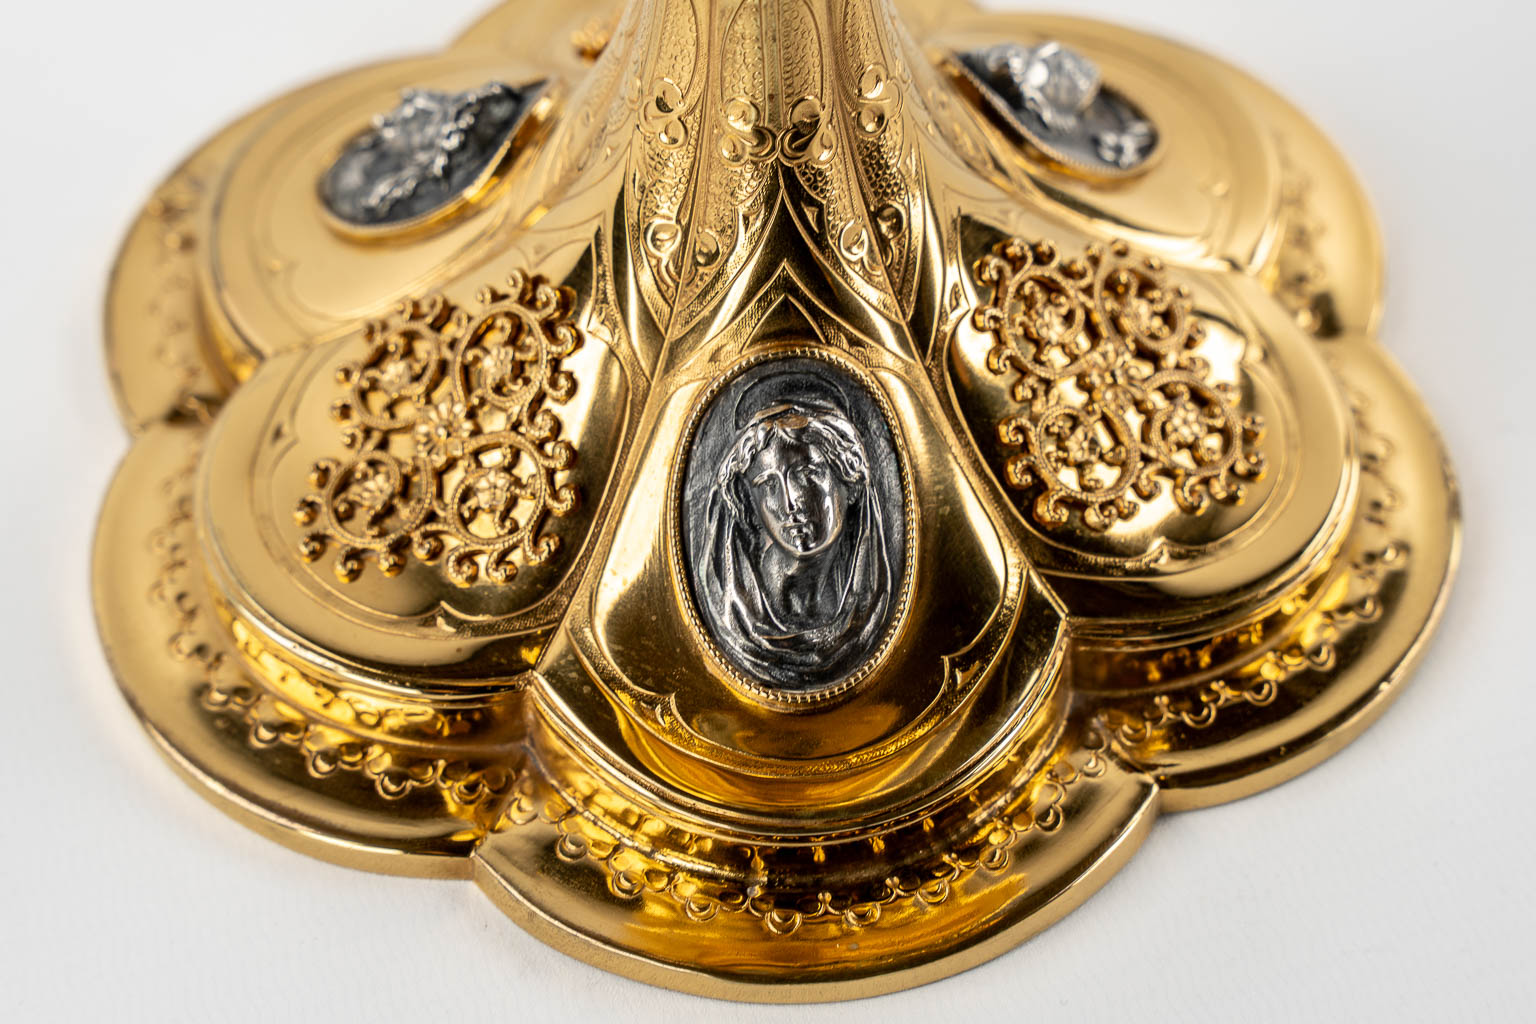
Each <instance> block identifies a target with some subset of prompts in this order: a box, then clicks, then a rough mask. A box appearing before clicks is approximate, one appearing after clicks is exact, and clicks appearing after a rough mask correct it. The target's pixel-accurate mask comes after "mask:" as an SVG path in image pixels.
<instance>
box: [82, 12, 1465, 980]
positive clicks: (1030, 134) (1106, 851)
mask: <svg viewBox="0 0 1536 1024" xmlns="http://www.w3.org/2000/svg"><path fill="white" fill-rule="evenodd" d="M1380 295H1381V252H1380V242H1379V239H1378V236H1377V232H1376V228H1375V226H1374V224H1373V222H1372V220H1371V218H1370V214H1369V212H1368V206H1367V203H1366V201H1365V198H1364V197H1363V195H1362V194H1361V192H1360V189H1359V186H1358V185H1357V184H1356V182H1355V180H1354V178H1353V176H1352V175H1351V174H1350V172H1349V170H1348V168H1347V167H1346V166H1345V164H1344V163H1343V161H1342V159H1341V157H1340V156H1339V155H1338V153H1337V152H1336V151H1335V150H1334V149H1333V148H1332V147H1331V146H1330V145H1329V144H1328V142H1327V141H1326V140H1324V139H1323V138H1322V137H1321V136H1320V135H1319V134H1318V132H1317V129H1316V128H1315V127H1313V125H1312V124H1311V123H1310V122H1309V121H1307V120H1306V119H1305V118H1303V117H1302V116H1301V115H1300V114H1298V113H1297V112H1296V111H1295V110H1293V109H1292V108H1291V107H1290V106H1288V105H1287V104H1286V103H1285V102H1284V101H1283V100H1281V99H1279V98H1278V97H1276V96H1275V95H1274V94H1273V93H1271V92H1269V91H1268V90H1266V89H1265V88H1264V87H1262V86H1260V85H1258V84H1256V83H1255V82H1254V81H1253V80H1251V79H1250V78H1247V77H1245V76H1243V75H1241V74H1239V73H1237V72H1235V71H1233V70H1231V69H1230V68H1228V67H1227V66H1225V65H1224V64H1222V63H1220V62H1218V61H1216V60H1214V59H1212V58H1210V57H1208V56H1205V55H1203V54H1200V53H1196V52H1192V51H1190V50H1187V49H1185V48H1183V47H1181V46H1178V45H1177V44H1174V43H1170V42H1167V41H1165V40H1163V39H1160V38H1156V37H1153V36H1149V35H1143V34H1141V33H1137V32H1132V31H1128V30H1124V29H1116V28H1110V27H1106V26H1104V25H1102V24H1099V23H1096V22H1089V21H1083V20H1078V19H1075V18H1069V17H1047V16H1041V15H1024V14H998V13H982V12H980V11H978V10H974V9H972V8H970V7H968V6H967V5H966V4H964V3H943V4H940V3H937V2H933V0H904V2H903V3H901V4H897V5H894V6H893V5H892V3H890V2H889V0H630V2H629V3H628V4H627V6H624V7H623V9H622V10H614V9H610V8H609V6H608V4H607V3H606V2H602V0H577V2H576V3H575V4H546V5H537V4H533V5H530V4H507V5H505V6H503V7H500V8H497V9H495V10H493V11H492V12H491V13H489V14H488V15H486V16H485V18H484V19H482V20H481V21H480V22H479V23H478V24H476V25H474V26H473V27H472V28H471V29H470V30H469V31H468V32H466V33H465V34H464V35H463V36H462V37H461V38H460V39H459V41H458V42H456V43H454V44H453V45H452V46H451V47H450V48H449V49H448V50H447V51H446V52H444V53H442V54H438V55H435V56H427V57H420V58H414V59H410V60H402V61H396V62H393V63H386V64H381V65H374V66H370V67H368V68H365V69H362V70H359V71H355V72H352V73H349V74H346V75H342V76H339V77H335V78H331V79H327V80H326V81H324V82H321V83H318V84H316V85H312V86H309V87H306V88H303V89H300V90H298V91H297V92H294V93H292V94H290V95H288V96H285V97H283V98H281V99H279V100H276V101H274V102H272V103H270V104H269V105H267V106H266V107H263V108H261V109H259V110H257V111H255V112H253V113H251V114H250V115H248V116H247V117H245V118H243V119H242V120H240V121H238V122H237V123H235V124H233V125H231V126H230V127H229V128H227V129H225V130H224V131H222V132H221V133H219V134H218V135H216V136H214V137H213V138H212V139H211V140H209V141H208V142H207V143H206V144H204V145H203V147H202V148H200V149H199V150H198V151H197V152H195V153H194V154H193V155H192V156H191V157H190V158H189V159H188V160H187V161H186V162H185V163H184V164H183V165H182V166H181V167H180V168H179V169H178V170H177V171H176V172H175V173H174V174H173V175H171V177H170V178H169V180H167V181H166V182H165V184H164V185H162V186H161V188H160V189H159V191H158V192H157V193H156V195H155V196H154V198H153V199H152V200H151V201H150V203H149V204H148V205H147V206H146V207H145V209H144V211H143V213H142V214H141V216H140V217H139V219H138V221H137V222H136V223H135V225H134V226H133V228H132V231H131V233H130V234H129V236H128V239H127V242H126V243H125V246H124V248H123V252H122V256H121V259H120V260H119V262H118V265H117V269H116V272H115V274H114V277H113V280H112V285H111V289H110V294H109V299H108V358H109V361H110V366H111V371H112V377H113V382H114V384H115V386H116V390H117V395H118V398H119V401H120V404H121V411H122V414H123V418H124V420H125V421H126V423H127V424H128V426H129V429H130V430H131V431H132V433H133V445H132V448H131V449H130V451H129V453H128V456H127V458H126V460H125V461H124V463H123V465H122V468H121V469H120V471H119V472H118V475H117V479H116V481H115V483H114V484H113V486H112V489H111V492H110V493H109V494H108V496H107V499H106V504H105V507H104V509H103V512H102V516H101V525H100V529H99V534H98V537H97V542H96V558H95V570H94V578H95V598H96V605H97V610H98V615H99V619H100V624H101V632H102V637H103V641H104V643H105V645H106V648H107V652H108V655H109V657H110V659H111V661H112V664H113V667H114V669H115V671H116V673H117V676H118V679H119V681H120V683H121V685H122V689H123V692H124V693H125V695H126V696H127V698H128V700H129V701H130V702H131V704H132V705H133V707H134V709H135V711H136V712H137V714H138V715H139V717H140V718H141V719H142V721H143V723H144V725H145V727H146V728H147V729H148V730H149V731H150V733H151V735H152V736H153V737H154V739H155V741H156V742H157V743H158V744H159V745H160V747H161V749H162V750H163V751H164V752H165V753H166V754H167V755H168V756H169V757H170V758H171V760H172V761H173V762H174V763H175V764H176V766H177V767H178V768H180V769H181V770H182V771H183V773H184V774H185V775H186V776H187V777H188V778H189V779H191V780H192V781H194V782H195V783H196V784H198V785H199V786H200V787H201V788H202V789H203V790H204V791H205V792H206V793H208V794H209V795H210V796H211V797H212V798H214V799H215V801H216V802H218V803H219V804H221V805H222V806H224V807H225V808H226V809H228V810H229V811H231V812H232V813H234V814H235V815H236V816H237V817H240V818H241V819H243V820H245V821H247V822H249V823H250V824H251V825H252V826H253V827H255V828H257V829H259V830H261V831H262V832H263V833H265V834H267V835H271V836H273V837H275V838H278V839H280V840H282V841H284V842H286V843H289V844H291V845H293V846H295V847H297V848H299V849H301V850H304V851H306V852H309V853H312V854H315V855H317V856H321V857H325V858H328V859H331V860H336V861H340V862H342V863H346V864H351V865H356V866H358V867H363V868H369V869H373V870H379V871H388V872H398V873H403V874H413V875H432V876H454V877H462V878H473V879H474V880H475V882H476V883H477V884H478V885H480V886H481V888H483V889H484V890H485V892H486V893H487V894H489V895H490V896H491V897H492V898H493V899H494V900H496V901H497V903H498V904H499V905H501V906H502V907H503V908H504V909H505V910H506V912H507V913H508V914H509V915H511V916H512V917H513V918H514V919H515V920H516V921H518V922H519V923H520V924H522V925H523V926H525V927H526V928H528V929H529V930H530V931H532V932H533V933H534V934H536V935H538V936H539V937H541V938H543V939H545V940H547V941H549V942H550V943H552V944H554V945H555V946H557V947H559V948H560V949H563V950H567V951H569V952H572V953H574V954H576V955H578V956H581V957H583V958H585V959H588V960H590V961H592V962H593V963H596V964H599V965H601V966H603V967H606V968H608V969H610V970H614V971H617V972H620V973H623V974H627V975H630V976H633V977H637V978H641V979H643V980H646V981H649V982H653V983H655V984H660V985H666V986H671V987H675V988H679V989H683V990H687V991H691V992H698V993H703V994H708V995H713V996H722V997H726V998H734V999H746V1000H771V1001H793V1000H812V999H837V998H848V997H856V996H863V995H869V994H873V993H878V992H885V991H890V990H893V989H898V988H902V987H905V986H910V985H915V984H919V983H922V982H924V981H928V980H931V979H935V978H939V977H942V976H944V975H947V974H950V973H952V972H955V971H959V970H962V969H964V968H966V967H968V966H970V965H973V964H976V963H979V962H981V961H982V960H985V959H987V958H988V957H992V956H995V955H997V954H998V953H1000V952H1002V951H1003V950H1005V949H1007V948H1009V947H1010V946H1012V945H1014V944H1015V943H1018V942H1020V941H1022V940H1023V939H1024V938H1026V937H1028V936H1029V935H1031V934H1033V933H1034V932H1036V931H1038V930H1039V929H1041V928H1043V927H1044V926H1045V925H1046V924H1048V923H1049V922H1051V921H1053V920H1055V919H1056V918H1058V917H1059V916H1060V915H1061V914H1062V913H1064V912H1065V911H1066V910H1067V909H1068V908H1070V907H1072V906H1074V905H1076V904H1077V903H1079V902H1081V901H1082V900H1083V899H1085V898H1086V897H1087V896H1088V894H1089V893H1090V892H1092V891H1093V890H1094V889H1096V888H1097V887H1098V886H1099V885H1100V884H1102V883H1103V881H1104V880H1105V879H1106V878H1107V877H1108V876H1109V874H1110V873H1112V872H1113V871H1114V870H1115V869H1116V868H1118V867H1119V866H1120V865H1121V864H1123V863H1124V862H1125V861H1126V859H1127V858H1128V857H1129V856H1130V855H1131V853H1132V852H1133V851H1134V849H1135V848H1136V846H1137V845H1138V843H1139V842H1140V841H1141V839H1142V838H1143V837H1144V836H1145V835H1146V832H1147V829H1148V828H1149V827H1150V825H1151V823H1152V821H1153V819H1154V818H1155V817H1156V815H1157V814H1158V813H1159V812H1160V811H1171V810H1179V809H1184V808H1193V807H1200V806H1205V805H1208V804H1213V803H1218V802H1221V801H1225V800H1230V799H1233V798H1236V797H1239V796H1243V795H1245V794H1249V793H1253V792H1255V791H1257V790H1261V789H1263V788H1265V787H1268V786H1271V785H1274V784H1276V783H1278V782H1281V781H1283V780H1285V779H1287V778H1289V777H1291V776H1292V775H1295V774H1296V773H1298V772H1300V771H1303V770H1304V769H1306V768H1308V767H1310V766H1311V765H1313V764H1316V763H1317V762H1318V761H1320V760H1322V759H1323V758H1324V757H1326V756H1327V755H1328V754H1330V753H1332V752H1333V751H1335V750H1337V749H1338V748H1339V747H1340V746H1342V745H1343V744H1344V743H1345V742H1347V741H1348V740H1349V739H1351V738H1352V737H1353V736H1354V735H1355V734H1356V733H1357V732H1359V730H1360V729H1362V728H1363V727H1364V726H1365V725H1366V724H1367V723H1369V722H1370V721H1371V720H1372V719H1373V718H1374V717H1375V716H1376V715H1377V714H1379V713H1380V712H1381V710H1382V709H1383V708H1384V706H1385V705H1386V703H1387V702H1388V701H1389V700H1390V699H1391V698H1392V697H1393V696H1394V695H1395V694H1396V692H1397V690H1398V689H1399V687H1400V686H1401V684H1402V681H1403V679H1404V677H1405V675H1406V673H1407V671H1408V670H1409V669H1410V668H1411V666H1412V663H1413V661H1414V659H1415V658H1416V656H1417V655H1418V654H1419V653H1420V652H1421V651H1422V649H1423V646H1424V643H1423V641H1424V638H1425V636H1426V634H1427V633H1428V631H1429V630H1430V629H1431V628H1432V626H1433V625H1434V622H1435V620H1436V618H1437V616H1438V614H1439V611H1440V609H1441V605H1442V602H1443V600H1444V597H1445V594H1446V590H1447V586H1448V584H1449V581H1450V575H1451V571H1452V567H1453V565H1454V563H1455V560H1456V550H1457V537H1458V526H1457V519H1458V512H1457V498H1456V491H1455V486H1454V484H1453V482H1452V480H1451V478H1450V476H1449V470H1448V468H1447V464H1446V460H1445V456H1444V453H1443V449H1442V446H1441V443H1440V440H1439V438H1438V437H1437V436H1436V434H1435V433H1434V429H1433V426H1432V424H1431V422H1430V420H1429V417H1428V416H1427V415H1426V414H1425V412H1424V410H1423V408H1422V406H1421V405H1420V403H1419V400H1418V399H1417V397H1416V396H1415V395H1414V393H1413V391H1412V389H1411V388H1410V386H1409V385H1408V384H1407V382H1406V381H1405V380H1404V379H1403V377H1402V376H1401V374H1400V373H1399V372H1398V370H1397V369H1396V367H1395V365H1394V364H1393V362H1392V360H1391V358H1390V357H1389V356H1388V355H1387V353H1386V351H1385V350H1384V349H1383V348H1382V346H1381V345H1380V344H1379V343H1378V341H1377V335H1378V318H1379V316H1380V309H1381V304H1380Z"/></svg>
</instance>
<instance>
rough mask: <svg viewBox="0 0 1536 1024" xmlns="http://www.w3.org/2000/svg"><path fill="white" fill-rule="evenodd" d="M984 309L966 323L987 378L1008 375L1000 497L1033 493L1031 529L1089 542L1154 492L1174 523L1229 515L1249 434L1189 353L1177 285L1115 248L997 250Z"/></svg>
mask: <svg viewBox="0 0 1536 1024" xmlns="http://www.w3.org/2000/svg"><path fill="white" fill-rule="evenodd" d="M976 275H977V280H978V281H979V282H980V283H981V284H983V285H989V286H991V288H992V299H991V301H990V302H989V303H988V304H986V305H983V306H981V307H979V308H978V309H977V311H976V313H975V316H974V323H975V325H976V327H977V329H978V330H982V331H988V332H990V333H991V334H992V336H993V339H994V344H993V347H992V349H991V351H990V352H988V354H987V366H988V368H989V369H990V370H991V371H992V372H993V373H996V374H999V375H1012V377H1013V381H1012V387H1011V391H1010V393H1011V397H1012V399H1013V401H1014V402H1015V403H1017V405H1018V406H1019V411H1018V412H1017V413H1014V414H1012V415H1008V416H1006V417H1004V418H1003V419H1002V420H1001V422H1000V423H999V424H998V436H999V438H1000V439H1001V440H1002V442H1003V444H1004V445H1006V446H1008V447H1009V448H1010V449H1016V451H1014V453H1013V454H1010V455H1009V456H1008V458H1007V460H1006V463H1005V476H1006V478H1007V481H1008V483H1009V485H1011V486H1013V487H1016V488H1020V489H1034V490H1037V491H1038V495H1037V497H1036V499H1035V502H1034V506H1033V515H1034V518H1035V520H1036V521H1037V522H1038V523H1039V524H1040V525H1042V526H1046V527H1059V526H1064V525H1066V523H1067V522H1068V521H1069V520H1070V518H1071V514H1072V513H1073V512H1077V513H1078V515H1079V518H1080V520H1081V522H1082V524H1083V525H1084V526H1085V527H1087V528H1088V529H1091V530H1096V531H1103V530H1107V529H1109V528H1110V527H1111V526H1113V525H1114V524H1115V523H1116V522H1118V521H1122V520H1126V519H1130V518H1131V517H1132V516H1134V515H1135V514H1136V513H1137V512H1138V511H1139V510H1140V509H1141V507H1142V506H1141V503H1142V502H1145V501H1148V500H1151V499H1153V498H1155V497H1157V496H1158V495H1159V494H1161V493H1162V489H1163V486H1164V483H1165V482H1166V483H1167V484H1168V485H1169V486H1170V488H1171V492H1172V497H1173V500H1174V501H1175V503H1176V504H1177V505H1178V507H1179V509H1180V510H1182V511H1183V512H1186V513H1189V514H1193V515H1198V514H1201V513H1204V512H1205V511H1207V509H1209V508H1210V506H1211V503H1212V501H1213V500H1214V501H1217V502H1222V503H1227V504H1235V503H1237V502H1240V501H1241V500H1242V498H1243V494H1244V483H1245V482H1246V481H1252V480H1256V479H1258V478H1259V477H1260V476H1261V475H1262V474H1263V471H1264V457H1263V455H1262V454H1261V453H1260V452H1259V450H1258V445H1259V442H1260V441H1261V440H1262V436H1263V422H1262V420H1261V418H1260V417H1259V416H1257V415H1253V414H1246V413H1243V412H1241V411H1240V402H1241V395H1240V394H1239V391H1238V389H1237V388H1236V387H1235V386H1234V385H1232V384H1229V383H1225V382H1214V383H1213V382H1212V381H1211V380H1210V366H1209V364H1208V363H1207V362H1206V361H1205V360H1204V359H1202V358H1201V357H1200V356H1199V355H1198V354H1197V353H1196V351H1195V350H1196V349H1197V348H1198V346H1199V345H1200V343H1201V341H1202V340H1204V336H1205V335H1204V329H1203V327H1202V325H1201V324H1200V322H1199V320H1198V319H1196V317H1195V316H1194V303H1193V301H1192V300H1191V298H1190V295H1189V292H1188V290H1187V289H1186V288H1184V287H1183V286H1182V285H1174V284H1170V283H1169V281H1168V280H1167V277H1166V275H1165V273H1164V271H1163V266H1162V264H1161V263H1160V262H1159V261H1158V260H1156V259H1154V258H1151V257H1145V258H1139V257H1135V256H1133V255H1132V253H1131V250H1130V248H1129V247H1128V246H1127V245H1126V244H1125V243H1123V242H1115V243H1113V244H1111V245H1110V246H1108V247H1107V248H1106V247H1100V246H1090V247H1089V248H1088V249H1087V251H1086V253H1085V254H1084V255H1083V256H1082V257H1081V258H1078V259H1070V260H1064V259H1062V257H1061V256H1060V254H1059V253H1058V251H1057V249H1056V247H1055V246H1054V245H1053V244H1052V243H1050V242H1037V243H1034V244H1029V243H1026V242H1023V241H1020V240H1018V239H1011V240H1009V241H1006V242H1004V243H1002V244H1000V245H999V246H998V247H997V248H996V249H995V250H994V251H993V252H992V253H991V254H989V255H988V256H986V257H984V258H983V259H982V260H981V261H980V262H979V263H978V265H977V268H976Z"/></svg>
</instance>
